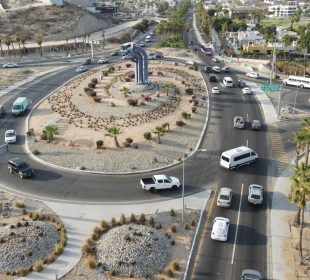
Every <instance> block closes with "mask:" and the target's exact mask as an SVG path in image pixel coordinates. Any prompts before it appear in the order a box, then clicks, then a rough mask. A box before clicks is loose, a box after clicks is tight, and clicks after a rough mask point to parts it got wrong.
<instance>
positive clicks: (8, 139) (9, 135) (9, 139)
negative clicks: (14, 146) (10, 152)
mask: <svg viewBox="0 0 310 280" xmlns="http://www.w3.org/2000/svg"><path fill="white" fill-rule="evenodd" d="M4 142H5V143H7V144H9V143H16V131H15V130H13V129H10V130H7V131H6V132H5V134H4Z"/></svg>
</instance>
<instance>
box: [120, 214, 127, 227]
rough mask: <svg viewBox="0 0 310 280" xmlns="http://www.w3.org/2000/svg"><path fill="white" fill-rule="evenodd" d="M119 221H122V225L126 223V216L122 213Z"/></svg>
mask: <svg viewBox="0 0 310 280" xmlns="http://www.w3.org/2000/svg"><path fill="white" fill-rule="evenodd" d="M119 221H120V223H121V224H122V225H124V224H125V223H126V217H125V215H124V214H122V215H121V217H120V219H119Z"/></svg>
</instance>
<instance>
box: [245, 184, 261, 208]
mask: <svg viewBox="0 0 310 280" xmlns="http://www.w3.org/2000/svg"><path fill="white" fill-rule="evenodd" d="M263 191H264V188H263V187H262V186H261V185H256V184H251V185H250V186H249V194H248V202H249V203H250V204H254V205H257V204H259V205H261V204H263V201H264V198H263Z"/></svg>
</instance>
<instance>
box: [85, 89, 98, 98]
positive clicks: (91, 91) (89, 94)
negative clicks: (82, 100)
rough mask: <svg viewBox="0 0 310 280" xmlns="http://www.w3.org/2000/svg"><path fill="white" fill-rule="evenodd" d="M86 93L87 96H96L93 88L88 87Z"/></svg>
mask: <svg viewBox="0 0 310 280" xmlns="http://www.w3.org/2000/svg"><path fill="white" fill-rule="evenodd" d="M86 94H87V95H88V96H90V97H95V96H97V92H95V91H94V90H93V89H91V88H90V89H89V90H88V91H87V92H86Z"/></svg>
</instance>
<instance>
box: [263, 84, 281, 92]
mask: <svg viewBox="0 0 310 280" xmlns="http://www.w3.org/2000/svg"><path fill="white" fill-rule="evenodd" d="M281 88H282V86H279V85H261V86H260V89H261V90H262V91H279V90H281Z"/></svg>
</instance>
